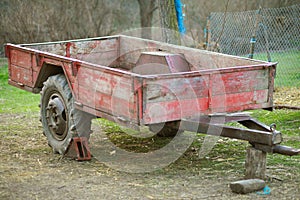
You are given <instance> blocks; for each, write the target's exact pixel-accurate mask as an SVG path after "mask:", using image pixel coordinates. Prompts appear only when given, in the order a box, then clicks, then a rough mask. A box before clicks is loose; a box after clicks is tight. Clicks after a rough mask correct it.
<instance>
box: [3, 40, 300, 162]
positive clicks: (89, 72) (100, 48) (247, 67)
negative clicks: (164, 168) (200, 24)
mask: <svg viewBox="0 0 300 200" xmlns="http://www.w3.org/2000/svg"><path fill="white" fill-rule="evenodd" d="M5 50H6V51H5V52H6V57H7V58H8V62H9V84H11V85H13V86H16V87H18V88H20V89H24V90H27V91H30V92H33V93H41V122H42V124H43V128H44V134H45V135H46V136H47V138H48V142H49V144H50V146H51V147H52V148H53V150H54V151H55V152H59V153H61V154H65V153H66V152H67V150H68V147H69V145H70V143H71V142H72V139H73V140H74V141H75V140H76V141H79V143H80V142H81V141H82V138H87V139H88V138H89V134H90V127H91V119H92V118H93V117H94V116H96V117H103V118H107V119H109V120H112V121H115V122H117V123H119V124H122V125H126V126H129V127H131V128H138V127H140V126H149V127H150V129H151V130H153V131H157V132H158V134H161V135H166V134H167V135H170V134H171V135H172V134H174V133H176V132H177V131H178V130H189V131H194V132H201V133H208V134H214V133H212V132H211V131H209V132H208V131H207V130H208V127H210V128H214V129H216V130H220V129H222V130H221V132H220V134H219V135H221V136H225V137H231V138H238V139H242V140H247V141H249V142H250V143H251V144H252V145H253V146H254V147H255V148H257V149H260V150H263V151H266V152H277V153H282V154H288V155H297V154H299V150H296V149H292V148H287V147H282V146H279V143H280V142H281V140H282V137H281V134H280V132H278V131H276V130H275V129H274V127H269V126H266V125H264V124H261V123H259V122H257V121H256V120H254V119H252V118H251V117H250V116H248V115H245V114H232V113H236V112H240V111H244V110H251V109H269V110H272V108H273V90H274V77H275V69H276V63H269V62H263V61H258V60H253V59H247V58H241V57H236V56H231V55H224V54H220V53H215V52H209V51H204V50H198V49H193V48H188V47H182V46H176V45H171V44H166V43H161V42H157V41H152V40H145V39H140V38H135V37H129V36H123V35H117V36H110V37H99V38H90V39H81V40H70V41H59V42H48V43H36V44H20V45H15V44H7V45H6V46H5ZM220 117H221V118H222V119H223V120H221V122H220V120H219V121H218V123H211V122H212V121H214V120H215V119H221V118H220ZM212 119H213V120H212ZM228 121H237V122H239V123H241V124H243V125H244V126H246V127H248V129H240V128H234V127H227V126H224V123H225V122H228ZM78 138H79V139H78ZM85 145H86V143H85ZM79 159H80V158H79ZM82 159H84V158H82Z"/></svg>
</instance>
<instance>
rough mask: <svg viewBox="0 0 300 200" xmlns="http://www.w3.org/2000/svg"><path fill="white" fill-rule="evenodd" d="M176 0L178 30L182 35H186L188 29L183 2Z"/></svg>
mask: <svg viewBox="0 0 300 200" xmlns="http://www.w3.org/2000/svg"><path fill="white" fill-rule="evenodd" d="M174 1H175V9H176V16H177V23H178V30H179V33H180V35H184V34H185V33H186V29H185V26H184V18H183V13H182V4H181V1H180V0H174Z"/></svg>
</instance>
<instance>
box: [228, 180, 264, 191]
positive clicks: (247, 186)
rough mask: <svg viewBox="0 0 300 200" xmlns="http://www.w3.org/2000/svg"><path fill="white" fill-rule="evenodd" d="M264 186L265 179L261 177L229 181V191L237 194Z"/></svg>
mask: <svg viewBox="0 0 300 200" xmlns="http://www.w3.org/2000/svg"><path fill="white" fill-rule="evenodd" d="M265 186H266V183H265V181H264V180H261V179H248V180H240V181H235V182H232V183H230V189H231V191H232V192H234V193H238V194H247V193H250V192H255V191H258V190H262V189H263V188H264V187H265Z"/></svg>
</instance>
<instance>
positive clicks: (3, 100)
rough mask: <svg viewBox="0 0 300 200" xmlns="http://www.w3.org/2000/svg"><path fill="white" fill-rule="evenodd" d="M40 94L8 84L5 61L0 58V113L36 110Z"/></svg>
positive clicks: (37, 109)
mask: <svg viewBox="0 0 300 200" xmlns="http://www.w3.org/2000/svg"><path fill="white" fill-rule="evenodd" d="M39 101H40V95H37V94H32V93H30V92H27V91H24V90H20V89H18V88H16V87H13V86H10V85H8V69H7V63H6V62H4V59H3V58H0V113H25V112H29V111H31V112H38V111H39V108H38V104H39Z"/></svg>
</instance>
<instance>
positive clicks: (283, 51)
mask: <svg viewBox="0 0 300 200" xmlns="http://www.w3.org/2000/svg"><path fill="white" fill-rule="evenodd" d="M205 33H206V44H207V45H206V46H207V49H208V50H212V51H219V52H221V53H226V54H231V55H238V56H244V57H250V56H252V55H253V58H254V59H259V60H268V61H272V62H278V68H277V77H276V80H275V84H276V86H277V87H278V86H288V87H300V4H297V5H294V6H290V7H283V8H271V9H259V10H254V11H245V12H225V13H211V15H210V17H209V18H208V21H207V28H206V31H205Z"/></svg>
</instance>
